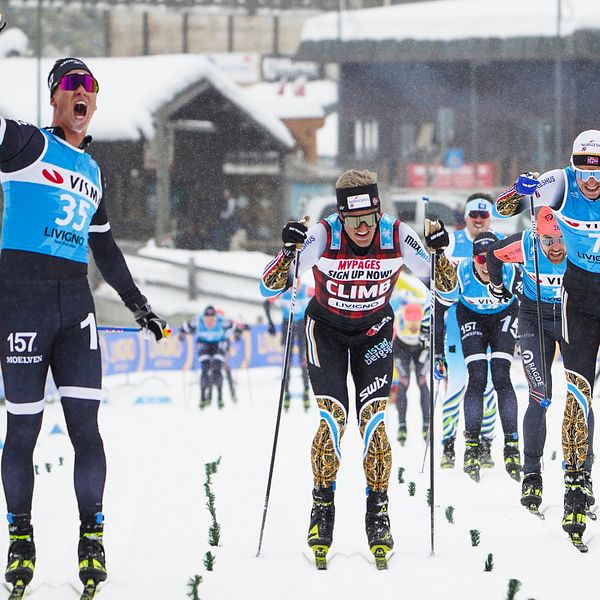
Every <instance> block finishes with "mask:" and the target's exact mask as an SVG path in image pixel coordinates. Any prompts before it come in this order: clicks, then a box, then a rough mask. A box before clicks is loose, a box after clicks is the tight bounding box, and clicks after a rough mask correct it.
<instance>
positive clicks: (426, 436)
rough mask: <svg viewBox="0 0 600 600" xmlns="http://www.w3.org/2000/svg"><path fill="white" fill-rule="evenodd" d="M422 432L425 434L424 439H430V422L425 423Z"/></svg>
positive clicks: (426, 440) (425, 440)
mask: <svg viewBox="0 0 600 600" xmlns="http://www.w3.org/2000/svg"><path fill="white" fill-rule="evenodd" d="M421 434H422V435H423V441H424V442H428V441H429V423H423V429H422V430H421Z"/></svg>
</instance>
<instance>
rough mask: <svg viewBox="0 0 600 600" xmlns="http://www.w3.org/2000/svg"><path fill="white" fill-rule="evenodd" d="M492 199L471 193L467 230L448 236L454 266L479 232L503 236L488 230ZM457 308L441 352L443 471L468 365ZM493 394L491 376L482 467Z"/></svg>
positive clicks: (468, 253)
mask: <svg viewBox="0 0 600 600" xmlns="http://www.w3.org/2000/svg"><path fill="white" fill-rule="evenodd" d="M492 202H493V200H492V197H491V196H490V195H489V194H485V193H482V192H477V193H475V194H471V195H470V196H469V197H468V198H467V201H466V203H465V210H464V217H465V223H466V227H465V228H464V229H459V230H458V231H453V232H452V233H450V243H449V244H448V247H447V248H446V251H445V253H446V256H447V257H448V258H449V259H450V260H451V261H452V263H453V264H455V265H457V264H458V262H459V261H461V260H467V261H469V262H470V261H471V260H472V256H473V239H474V238H475V236H476V235H477V234H479V233H482V232H484V231H491V232H492V233H493V234H494V235H495V236H496V237H497V238H498V239H502V238H503V237H504V235H503V234H501V233H498V232H496V231H494V230H493V229H490V220H491V217H492V209H493V203H492ZM456 307H457V305H456V304H454V305H452V306H451V307H450V308H449V309H448V311H447V312H446V316H445V327H446V336H445V338H444V353H445V358H446V361H447V362H448V376H447V378H446V393H445V397H444V401H443V404H442V427H443V431H442V445H443V452H442V458H441V461H440V466H441V467H442V469H453V468H454V461H455V452H454V442H455V440H456V433H457V431H458V418H459V414H460V405H461V402H462V399H463V396H464V394H465V389H466V387H467V366H466V364H465V357H464V356H463V352H462V345H461V341H460V329H459V327H458V322H457V321H456ZM496 412H497V407H496V394H495V392H494V386H493V385H492V381H491V377H488V385H487V387H486V389H485V393H484V395H483V422H482V426H481V439H480V445H479V458H480V461H481V467H482V468H491V467H493V466H494V461H493V460H492V454H491V447H492V440H493V438H494V426H495V423H496Z"/></svg>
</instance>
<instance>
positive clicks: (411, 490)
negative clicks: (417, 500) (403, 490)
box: [408, 481, 417, 496]
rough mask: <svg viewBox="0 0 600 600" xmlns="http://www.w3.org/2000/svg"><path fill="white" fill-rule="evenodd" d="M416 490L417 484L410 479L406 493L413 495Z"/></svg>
mask: <svg viewBox="0 0 600 600" xmlns="http://www.w3.org/2000/svg"><path fill="white" fill-rule="evenodd" d="M416 491H417V486H416V484H415V482H414V481H411V482H410V483H409V484H408V495H409V496H414V495H415V492H416Z"/></svg>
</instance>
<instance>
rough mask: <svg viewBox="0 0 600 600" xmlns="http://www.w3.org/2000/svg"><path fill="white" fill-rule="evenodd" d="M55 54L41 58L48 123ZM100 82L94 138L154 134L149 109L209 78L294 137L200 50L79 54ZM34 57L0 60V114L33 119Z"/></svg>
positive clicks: (289, 142) (271, 127)
mask: <svg viewBox="0 0 600 600" xmlns="http://www.w3.org/2000/svg"><path fill="white" fill-rule="evenodd" d="M54 60H55V59H46V58H45V59H42V62H41V78H42V82H41V85H42V124H50V121H51V118H52V110H51V107H50V105H49V92H48V87H47V84H46V77H47V74H48V72H49V71H50V68H51V67H52V65H53V64H54ZM83 60H84V61H85V63H86V64H87V65H88V67H89V68H90V69H91V70H92V72H93V73H94V76H95V77H96V78H97V79H98V81H99V83H100V92H99V93H98V110H97V111H96V114H95V116H94V118H93V120H92V122H91V124H90V129H89V133H90V134H91V135H92V136H93V137H94V138H95V139H96V140H97V141H118V140H139V139H140V138H141V137H142V136H143V137H145V138H148V139H150V138H152V137H153V136H154V122H153V115H154V114H155V113H156V111H158V110H159V109H160V108H161V107H162V106H164V105H165V104H167V103H168V102H170V101H171V100H173V99H174V98H175V97H176V96H177V95H178V94H180V93H181V92H183V91H184V90H186V89H187V88H189V87H190V86H192V85H194V84H196V83H200V82H201V81H204V80H206V81H208V82H209V83H210V85H211V86H212V87H213V88H215V89H216V90H217V91H218V92H219V93H221V94H222V95H223V96H224V97H225V98H227V99H228V100H229V101H230V102H231V103H232V104H234V105H235V106H237V107H238V108H239V109H240V110H241V111H242V112H244V113H245V114H246V115H248V117H249V118H251V119H252V120H254V121H255V122H256V123H257V124H258V125H259V126H260V127H261V128H263V129H265V130H266V131H268V132H269V133H270V134H271V135H272V136H273V137H274V138H276V139H277V140H278V141H279V142H280V143H281V144H283V145H284V146H286V147H288V148H293V147H294V145H295V143H294V139H293V137H292V135H291V134H290V132H289V131H288V129H287V128H286V127H285V125H284V124H283V123H282V122H281V121H280V120H279V119H278V118H277V117H276V116H274V115H273V114H271V113H269V111H268V110H266V108H265V107H264V106H262V105H261V104H260V102H258V101H256V100H254V99H252V98H250V97H248V96H247V95H246V94H244V92H243V90H242V88H240V87H239V86H238V85H237V84H235V83H234V82H233V81H231V79H229V78H228V77H227V76H226V75H225V74H224V73H222V72H221V71H219V69H218V68H217V67H215V66H214V65H213V64H212V63H211V62H210V61H209V60H207V59H206V58H205V57H203V56H199V55H191V54H173V55H155V56H136V57H128V58H89V59H87V58H86V59H83ZM36 69H37V66H36V60H35V59H33V58H11V59H3V60H0V73H2V89H3V90H10V93H6V91H5V92H3V93H2V94H0V114H2V115H3V116H5V117H9V118H18V119H21V120H24V121H30V122H35V121H36V114H37V108H36V106H37V103H36Z"/></svg>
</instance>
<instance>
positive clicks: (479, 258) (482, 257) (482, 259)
mask: <svg viewBox="0 0 600 600" xmlns="http://www.w3.org/2000/svg"><path fill="white" fill-rule="evenodd" d="M473 258H474V259H475V262H476V263H477V264H478V265H485V254H476V255H475V256H474V257H473Z"/></svg>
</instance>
